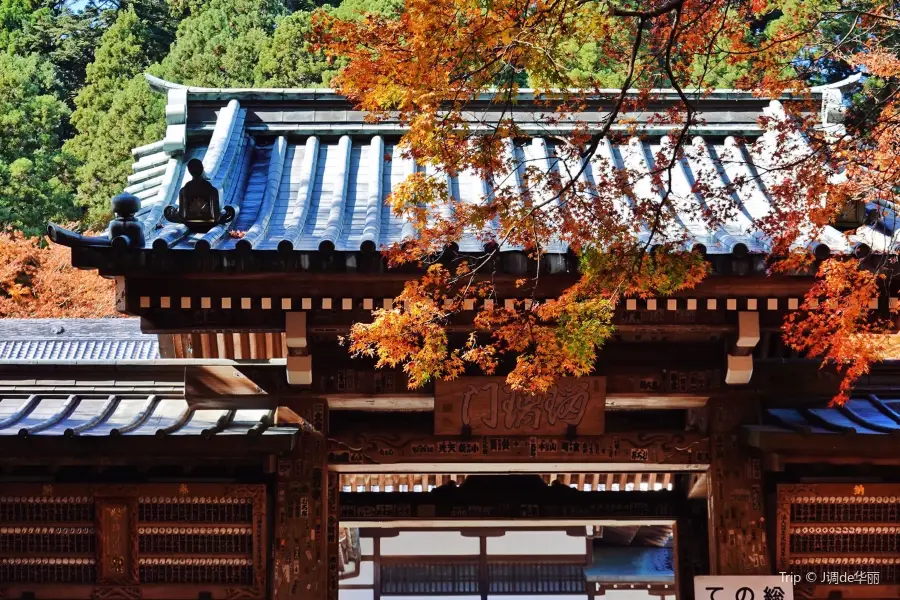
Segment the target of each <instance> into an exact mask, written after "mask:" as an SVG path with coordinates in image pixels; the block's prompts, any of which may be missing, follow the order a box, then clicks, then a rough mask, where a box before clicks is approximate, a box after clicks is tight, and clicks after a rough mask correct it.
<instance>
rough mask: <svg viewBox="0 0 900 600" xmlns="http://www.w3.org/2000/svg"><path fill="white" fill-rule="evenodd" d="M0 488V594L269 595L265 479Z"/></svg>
mask: <svg viewBox="0 0 900 600" xmlns="http://www.w3.org/2000/svg"><path fill="white" fill-rule="evenodd" d="M4 492H6V493H8V494H9V495H6V496H3V497H0V597H2V594H4V593H6V594H7V595H17V594H21V593H22V592H24V591H33V592H35V593H36V594H37V595H38V596H39V597H42V598H57V597H65V598H110V599H111V598H148V599H149V598H162V597H171V595H172V594H175V595H178V596H184V597H196V595H197V594H198V593H199V592H201V591H209V592H210V593H212V594H213V598H234V597H241V598H248V599H252V598H264V597H265V595H266V579H265V577H266V554H267V545H266V544H267V543H266V532H265V527H266V515H265V504H266V501H265V498H266V493H265V486H263V485H248V486H244V485H225V484H193V483H192V484H178V483H172V484H147V485H87V484H85V485H78V484H54V485H49V484H48V485H39V484H23V485H9V486H6V487H5V488H4Z"/></svg>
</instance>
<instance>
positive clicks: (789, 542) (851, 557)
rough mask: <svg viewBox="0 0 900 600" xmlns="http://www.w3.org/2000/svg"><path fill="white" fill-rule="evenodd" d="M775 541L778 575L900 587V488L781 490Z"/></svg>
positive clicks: (853, 486)
mask: <svg viewBox="0 0 900 600" xmlns="http://www.w3.org/2000/svg"><path fill="white" fill-rule="evenodd" d="M776 538H777V539H776V549H777V550H776V561H777V567H778V569H777V570H778V571H783V572H790V573H795V574H796V573H800V574H801V575H802V576H804V577H805V576H806V574H810V575H809V579H807V580H806V581H815V582H816V583H817V584H829V583H831V584H837V583H839V582H843V583H848V584H851V585H852V584H856V586H857V588H858V589H860V590H862V589H863V588H868V587H870V586H871V585H872V584H876V583H877V584H878V585H879V586H886V585H888V586H897V585H900V484H832V483H829V484H798V485H780V486H778V522H777V530H776ZM861 573H862V574H865V578H866V580H865V581H861V582H860V581H857V579H859V578H860V574H861ZM835 579H837V580H835ZM859 583H864V584H866V583H867V584H869V585H865V586H859ZM855 597H863V596H855Z"/></svg>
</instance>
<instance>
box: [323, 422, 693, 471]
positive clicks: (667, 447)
mask: <svg viewBox="0 0 900 600" xmlns="http://www.w3.org/2000/svg"><path fill="white" fill-rule="evenodd" d="M462 462H473V463H475V462H477V463H498V464H507V463H541V462H573V463H586V462H590V463H615V464H632V465H635V466H634V467H632V470H637V465H639V464H665V465H673V467H672V468H673V469H675V468H683V469H685V470H693V469H698V470H700V469H705V468H706V466H707V465H708V464H709V443H708V440H707V439H706V438H705V436H702V435H699V434H694V433H619V434H607V435H602V436H599V435H598V436H577V437H575V438H564V437H550V436H542V437H517V436H509V437H502V436H473V437H471V438H463V437H461V436H456V437H441V436H423V435H415V434H404V433H400V432H397V433H370V432H368V431H362V430H360V431H347V432H344V433H342V434H334V435H332V436H330V439H329V455H328V464H329V465H331V466H332V467H333V468H335V469H336V470H338V471H340V470H342V469H346V470H351V469H352V466H355V465H386V464H405V463H426V464H441V463H462ZM675 465H678V467H675Z"/></svg>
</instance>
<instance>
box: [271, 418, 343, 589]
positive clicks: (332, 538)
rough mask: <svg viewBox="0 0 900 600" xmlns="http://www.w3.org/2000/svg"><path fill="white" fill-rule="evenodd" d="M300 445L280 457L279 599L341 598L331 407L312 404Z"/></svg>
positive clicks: (276, 585)
mask: <svg viewBox="0 0 900 600" xmlns="http://www.w3.org/2000/svg"><path fill="white" fill-rule="evenodd" d="M297 412H298V414H301V416H302V417H303V422H302V423H301V426H300V439H299V442H298V444H297V446H296V448H295V449H294V450H293V451H292V452H291V453H290V454H287V455H285V456H282V457H280V458H279V460H278V468H277V483H276V486H277V488H276V500H275V502H276V511H275V569H274V597H275V598H277V599H279V600H280V599H285V600H301V599H302V600H331V599H336V598H337V582H338V568H339V565H338V561H339V558H338V531H337V529H338V520H339V512H338V511H339V507H338V492H339V487H338V476H337V473H333V474H329V472H328V464H327V456H328V452H327V444H326V433H325V431H326V430H327V423H328V418H327V405H325V403H324V402H316V403H311V405H308V406H304V407H303V409H301V410H300V411H297Z"/></svg>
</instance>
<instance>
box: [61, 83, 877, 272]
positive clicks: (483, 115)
mask: <svg viewBox="0 0 900 600" xmlns="http://www.w3.org/2000/svg"><path fill="white" fill-rule="evenodd" d="M149 79H150V81H151V85H152V86H153V87H154V88H156V89H157V90H159V91H162V92H165V93H166V94H168V105H167V109H166V115H167V117H166V118H167V123H168V128H167V133H166V137H165V139H163V140H160V141H159V142H156V143H153V144H149V145H147V146H144V147H141V148H137V149H135V150H134V152H133V153H134V156H135V163H134V165H133V174H132V175H131V176H129V178H128V186H127V187H126V188H125V190H126V191H127V192H129V193H132V194H134V195H136V196H138V197H139V198H140V199H141V202H142V208H141V209H140V211H139V212H138V215H137V217H138V219H139V220H140V222H141V223H142V225H143V228H144V235H145V241H144V246H143V247H144V248H148V249H149V248H151V247H152V248H153V249H156V250H164V249H166V250H175V251H186V250H193V249H200V250H208V251H214V252H217V251H233V250H253V251H262V252H267V251H276V250H281V251H282V252H286V251H299V252H301V253H310V252H318V251H320V250H328V251H337V252H348V253H354V252H359V251H361V250H367V249H369V250H375V249H379V248H382V247H385V246H389V245H391V244H393V243H396V242H401V241H403V240H404V239H407V238H409V237H410V236H413V235H415V231H414V228H413V226H412V224H411V223H408V222H405V221H404V220H403V219H402V218H400V217H397V216H396V215H394V214H393V213H392V212H391V211H390V209H389V208H388V207H387V206H386V205H385V200H386V199H387V197H388V195H389V194H390V193H391V191H392V190H393V189H394V188H395V187H396V186H397V185H398V184H399V183H400V182H402V181H403V180H404V179H405V178H406V177H407V175H409V174H410V173H413V172H416V171H425V172H429V173H433V174H435V175H437V176H439V177H444V178H445V179H446V182H447V184H448V187H449V189H450V191H451V194H452V196H453V198H454V200H455V201H457V202H460V203H480V202H482V201H483V199H484V198H485V197H487V196H489V195H490V194H491V193H492V189H493V187H492V186H493V185H494V184H493V183H491V182H487V181H483V180H481V179H480V178H479V177H477V176H476V175H475V174H474V173H471V172H461V173H459V174H456V175H449V174H441V173H439V172H438V171H436V170H434V169H432V168H431V167H424V166H422V165H417V164H415V163H414V162H413V161H412V160H411V159H407V158H405V157H404V156H403V154H402V152H401V150H400V148H399V146H398V144H397V142H398V141H399V139H400V136H401V135H402V133H403V132H404V128H403V126H402V124H400V123H398V122H393V121H390V120H387V121H384V122H379V123H370V122H368V121H367V120H366V114H365V113H362V112H359V111H354V110H353V109H352V108H353V107H352V106H351V105H350V104H349V102H348V101H347V100H346V99H344V98H342V97H340V96H338V95H336V94H335V93H334V92H333V91H331V90H284V89H208V88H192V87H185V86H179V85H176V84H172V83H169V82H165V81H162V80H158V79H155V78H152V77H151V78H149ZM835 89H837V88H815V89H813V90H812V91H811V95H812V97H813V98H814V99H819V100H821V101H822V103H823V110H825V108H826V107H825V104H827V103H828V102H832V103H833V102H834V98H833V94H831V93H830V92H832V91H834V90H835ZM520 96H521V97H520V98H519V99H518V103H517V104H516V105H515V106H514V107H513V109H512V112H511V115H512V118H513V119H515V120H516V121H517V123H519V124H520V126H521V127H522V129H523V130H525V131H526V132H528V133H529V134H530V135H532V136H534V137H532V138H531V139H530V140H528V141H527V142H520V141H513V140H509V141H508V147H507V151H508V153H509V155H510V157H512V158H513V159H514V161H515V162H516V163H517V164H518V165H520V168H522V169H524V167H525V165H528V164H539V165H541V166H542V167H546V169H550V170H561V169H562V168H563V166H564V165H563V163H562V159H561V158H560V157H559V155H558V153H557V151H556V148H557V147H558V145H559V144H560V143H562V142H560V141H559V136H561V135H564V134H566V133H568V132H569V131H571V130H573V128H574V124H572V123H566V122H561V123H559V124H555V125H552V126H551V125H548V124H547V123H546V122H544V119H543V118H542V112H543V111H546V110H547V109H546V106H541V105H540V104H538V103H536V102H535V101H534V100H535V99H534V93H532V92H529V91H524V92H523V93H522V94H521V95H520ZM670 96H672V97H670ZM838 96H840V94H838ZM782 101H784V102H788V101H793V98H792V97H790V96H785V97H783V98H781V99H780V100H772V101H768V100H764V99H761V98H758V97H754V96H753V95H752V94H751V93H748V92H740V91H736V90H719V91H715V92H713V93H711V94H709V95H707V96H703V97H700V98H698V99H697V100H696V103H697V107H698V110H699V119H700V120H701V122H702V123H703V124H702V125H698V126H697V127H696V128H694V131H693V133H694V135H695V136H696V137H695V138H694V139H693V143H692V144H690V145H689V147H688V148H687V152H686V156H685V158H684V160H682V161H681V162H680V165H679V166H678V168H676V169H675V170H674V172H673V185H674V190H673V191H674V194H675V196H676V197H677V198H676V200H675V202H674V205H675V206H676V207H681V208H678V210H677V212H678V217H679V218H678V220H677V227H676V228H677V229H679V231H676V232H674V233H673V235H675V236H677V237H679V238H680V237H682V236H684V237H686V239H687V240H688V241H687V245H688V246H690V247H702V248H703V249H705V250H706V251H707V253H709V254H713V255H715V254H720V255H727V254H730V253H732V252H735V251H736V250H737V249H738V248H741V249H742V250H749V251H750V252H755V253H766V252H767V250H768V247H769V246H768V241H767V240H766V238H765V236H763V235H762V234H761V232H759V231H757V230H755V228H754V225H753V223H754V222H755V221H757V220H759V219H760V218H762V217H763V216H765V215H766V214H768V213H769V211H770V210H771V204H770V198H769V194H768V189H769V188H770V187H771V186H773V185H777V184H778V183H779V181H777V180H776V178H777V177H778V175H773V173H772V170H771V167H772V166H773V165H772V164H770V163H771V162H772V155H773V152H772V151H771V144H772V143H773V137H772V136H773V135H774V134H772V133H771V132H770V133H767V132H766V131H764V130H763V129H762V127H761V125H760V123H759V118H760V117H762V116H768V117H771V118H773V119H776V120H777V119H785V118H787V117H786V115H785V111H784V109H783V106H782V104H781V102H782ZM673 102H675V99H674V96H673V94H667V93H666V92H665V90H661V91H659V94H658V97H657V98H656V100H654V104H653V105H651V106H650V107H648V109H647V111H646V112H643V113H635V114H634V115H629V117H632V116H633V117H634V121H635V122H636V123H637V130H638V133H639V134H640V135H641V137H630V138H627V139H625V140H623V141H621V142H610V141H609V140H605V141H604V143H603V144H601V147H600V149H599V151H598V156H599V157H601V158H604V159H607V160H608V162H607V163H605V164H611V165H614V167H615V168H618V169H628V170H630V171H633V172H641V171H645V172H647V173H648V174H649V173H650V172H651V171H652V170H653V168H654V162H653V161H654V155H655V154H656V153H657V152H658V151H659V150H660V148H661V147H663V146H664V145H665V144H666V143H668V142H667V134H668V133H669V131H670V128H668V127H666V126H663V125H659V124H656V123H655V122H654V121H653V120H652V119H651V117H652V115H653V113H654V111H656V110H658V109H664V108H665V107H666V106H667V105H671V104H672V103H673ZM604 103H607V104H608V103H609V100H608V99H605V98H604V97H603V96H602V94H601V95H600V96H598V98H597V100H596V101H594V102H593V104H591V103H589V107H588V110H586V111H585V112H583V113H580V114H578V115H577V118H578V119H583V120H585V121H586V122H588V123H590V122H597V123H599V122H601V120H602V119H603V118H604V117H605V113H604V106H605V104H604ZM475 105H477V106H473V115H472V119H473V123H474V122H475V120H476V119H478V120H480V121H481V122H482V123H485V122H486V123H490V122H491V120H492V119H495V120H496V119H499V118H500V117H501V113H499V112H496V114H495V113H494V112H492V110H495V109H492V107H491V105H490V102H489V98H487V97H485V98H484V99H483V100H478V101H476V102H475ZM657 105H658V106H657ZM628 127H633V125H629V126H628ZM622 131H623V132H624V131H626V130H625V129H624V128H623V129H622ZM792 143H793V144H794V146H795V148H794V150H795V152H803V151H804V149H805V148H806V146H804V144H805V142H804V140H802V139H799V138H798V139H797V140H794V142H792ZM194 158H196V159H199V160H201V161H202V162H203V166H204V171H205V173H206V175H207V177H208V178H209V179H210V181H211V182H212V183H213V184H214V185H215V186H216V187H218V188H219V189H220V190H221V199H222V203H223V205H224V206H228V207H231V208H232V209H234V212H235V213H236V216H235V218H234V220H233V221H232V222H230V223H228V224H226V225H217V226H214V227H213V228H212V229H211V230H210V231H209V232H207V233H191V232H190V231H189V230H188V229H187V227H186V226H185V225H183V224H179V223H173V222H169V221H168V220H167V219H166V216H165V214H164V212H165V209H166V208H167V207H169V206H173V205H175V204H177V202H178V192H179V190H180V189H181V188H182V187H183V185H184V184H185V183H186V182H187V181H188V180H189V178H190V177H189V175H188V174H187V170H186V164H187V161H188V160H190V159H194ZM793 158H795V157H792V160H793ZM605 168H606V167H605V166H603V165H601V164H589V165H588V167H587V168H586V170H585V172H584V175H583V177H584V179H585V181H586V182H587V183H588V184H591V183H594V182H595V181H600V176H601V173H600V172H599V171H598V169H605ZM595 171H596V172H595ZM701 178H702V179H710V178H712V179H713V180H714V181H713V182H714V184H715V185H722V186H727V185H729V184H733V183H734V182H736V181H749V182H751V183H750V184H747V185H741V186H740V191H739V192H738V193H736V194H734V202H735V203H736V205H737V206H738V210H737V211H733V212H734V216H733V217H732V218H731V219H730V221H728V222H726V223H724V224H723V225H722V226H721V227H718V228H717V229H711V228H710V227H709V226H708V224H706V223H705V222H701V221H700V220H698V219H697V217H696V214H698V211H697V205H698V203H703V202H704V200H703V198H702V196H701V195H700V194H699V193H697V192H696V191H695V186H694V183H695V182H696V181H697V180H699V179H701ZM506 179H507V180H508V181H507V182H506V183H504V184H503V185H513V186H520V187H521V185H522V180H521V173H519V172H518V171H517V172H516V173H511V174H509V176H508V177H507V178H506ZM646 180H647V185H646V186H644V185H637V186H636V187H635V193H637V194H654V193H655V192H654V191H653V190H652V186H651V185H650V182H649V180H650V177H649V176H648V177H647V178H646ZM123 183H124V182H123ZM645 188H646V189H645ZM883 208H884V210H885V211H886V212H887V213H889V214H888V216H887V219H886V220H887V221H891V222H892V220H893V219H894V218H895V215H894V213H893V211H892V209H891V207H883ZM682 209H683V210H682ZM621 212H622V217H623V219H627V218H628V214H629V211H628V206H627V199H626V200H623V204H622V211H621ZM882 230H883V228H882V229H879V230H876V229H873V228H869V227H868V226H862V227H860V228H859V229H858V230H857V232H856V235H855V237H853V239H848V238H846V237H845V236H844V235H842V234H841V233H840V232H838V231H837V230H836V229H834V228H831V227H827V228H825V231H824V232H823V233H822V235H820V236H819V239H817V240H805V241H804V242H803V243H804V244H807V243H809V244H813V245H814V246H815V245H821V246H822V248H823V249H824V250H825V251H826V252H837V253H845V252H850V251H851V250H852V245H853V243H855V242H860V243H866V244H868V245H869V246H870V247H871V248H872V249H875V250H877V249H881V248H884V247H891V246H892V244H893V239H892V238H891V236H885V235H884V234H883V233H881V231H882ZM891 231H893V228H891ZM648 235H649V233H648ZM656 235H661V234H659V233H657V234H656ZM851 237H852V236H851ZM57 241H60V242H61V243H67V244H69V245H73V246H79V245H92V246H96V245H97V244H95V243H90V242H86V241H85V240H84V239H66V238H65V237H64V236H61V237H60V238H59V239H58V240H57ZM483 245H484V238H483V237H479V236H478V235H476V234H475V233H472V234H467V235H466V236H464V239H461V240H459V242H458V246H459V250H460V251H461V252H481V251H482V249H483ZM501 250H505V251H515V250H518V248H516V247H514V246H504V247H502V248H501ZM567 250H568V248H567V246H566V245H565V244H564V243H557V244H555V245H552V247H549V248H547V249H546V251H547V253H548V254H564V253H566V252H567Z"/></svg>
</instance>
